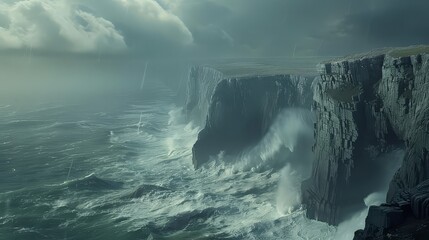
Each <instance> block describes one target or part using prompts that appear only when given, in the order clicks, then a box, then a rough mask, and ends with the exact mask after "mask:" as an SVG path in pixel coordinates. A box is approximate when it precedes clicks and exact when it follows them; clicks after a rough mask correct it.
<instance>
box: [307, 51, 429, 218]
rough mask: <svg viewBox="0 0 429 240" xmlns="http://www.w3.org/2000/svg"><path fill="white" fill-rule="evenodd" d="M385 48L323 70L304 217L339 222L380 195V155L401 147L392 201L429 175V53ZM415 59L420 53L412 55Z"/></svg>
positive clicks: (316, 97) (317, 93)
mask: <svg viewBox="0 0 429 240" xmlns="http://www.w3.org/2000/svg"><path fill="white" fill-rule="evenodd" d="M414 51H415V49H412V51H409V50H390V49H387V50H383V51H381V52H375V53H371V54H364V55H360V56H354V57H348V58H345V59H340V60H335V61H332V62H329V63H324V64H321V65H320V73H321V79H320V81H318V82H317V83H316V87H315V92H314V104H313V111H314V112H315V113H316V116H317V121H316V124H315V129H314V130H315V138H316V139H315V144H314V147H313V152H314V154H315V162H314V165H313V171H312V176H311V177H310V179H308V180H306V181H305V182H303V184H302V192H303V193H302V195H303V196H302V197H303V202H304V204H305V205H306V207H307V215H308V217H310V218H315V219H318V220H321V221H325V222H328V223H330V224H338V223H339V222H341V221H342V220H344V219H346V218H348V217H349V216H350V214H351V213H352V212H354V211H355V210H356V209H358V208H360V207H362V206H363V205H362V204H363V201H362V199H363V198H364V197H366V196H367V195H368V194H370V193H372V192H374V191H378V190H380V187H381V186H379V185H378V183H380V181H381V180H380V178H381V177H382V176H380V175H382V174H380V173H382V172H383V171H384V169H383V168H384V166H383V165H380V164H379V163H378V162H377V159H378V156H379V155H380V154H382V153H383V152H386V151H389V150H390V149H392V148H395V147H398V146H400V147H404V148H405V150H406V156H405V159H404V160H403V164H402V167H401V168H400V169H399V171H398V172H397V173H396V174H395V177H394V179H393V180H392V182H391V185H390V189H389V193H388V197H387V201H388V202H390V201H392V199H393V196H395V195H396V194H398V193H399V192H401V191H403V190H405V189H411V188H413V187H415V186H416V185H418V184H419V183H421V182H423V181H424V180H426V179H428V178H429V165H428V164H429V158H428V154H427V153H428V151H427V149H428V147H429V146H428V145H429V142H428V133H429V99H428V98H429V94H428V92H427V90H428V89H429V88H428V87H429V86H428V84H429V82H428V81H429V54H427V53H422V54H418V53H415V52H414ZM410 53H411V54H415V55H411V56H409V55H410Z"/></svg>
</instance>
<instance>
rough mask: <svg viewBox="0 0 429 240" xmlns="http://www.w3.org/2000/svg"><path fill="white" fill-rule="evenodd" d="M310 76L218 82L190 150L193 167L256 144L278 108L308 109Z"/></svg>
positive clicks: (265, 77)
mask: <svg viewBox="0 0 429 240" xmlns="http://www.w3.org/2000/svg"><path fill="white" fill-rule="evenodd" d="M312 79H313V78H306V77H298V76H290V75H275V76H255V77H243V78H229V79H224V80H222V81H220V82H219V83H218V84H217V86H216V88H215V90H214V92H213V95H212V96H211V101H210V107H209V110H208V114H207V120H206V123H205V127H204V129H203V130H202V131H201V132H200V133H199V135H198V140H197V142H196V143H195V145H194V147H193V149H192V152H193V164H194V166H195V168H198V167H200V166H201V165H203V164H204V163H206V162H207V161H209V159H210V157H211V156H216V155H218V154H219V153H221V152H223V153H224V154H226V155H234V154H238V153H239V152H240V151H242V150H244V149H245V148H246V147H249V146H252V145H253V144H256V143H257V142H258V141H259V140H261V139H262V137H263V136H264V134H265V133H266V132H267V131H268V129H269V127H270V125H271V124H272V122H273V121H274V119H275V117H276V116H277V114H278V113H279V111H280V110H281V109H284V108H287V107H307V108H309V107H310V105H311V103H312V91H311V83H312Z"/></svg>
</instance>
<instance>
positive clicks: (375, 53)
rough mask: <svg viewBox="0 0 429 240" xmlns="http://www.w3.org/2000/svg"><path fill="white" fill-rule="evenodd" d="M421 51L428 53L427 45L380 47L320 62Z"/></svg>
mask: <svg viewBox="0 0 429 240" xmlns="http://www.w3.org/2000/svg"><path fill="white" fill-rule="evenodd" d="M423 53H427V54H429V45H416V46H409V47H400V48H380V49H375V50H372V51H369V52H365V53H359V54H353V55H348V56H345V57H340V58H334V59H331V60H328V61H324V62H322V64H326V63H338V62H345V61H351V62H353V61H358V60H362V59H366V58H373V57H377V56H382V55H389V56H391V57H394V58H401V57H408V56H413V55H417V54H423Z"/></svg>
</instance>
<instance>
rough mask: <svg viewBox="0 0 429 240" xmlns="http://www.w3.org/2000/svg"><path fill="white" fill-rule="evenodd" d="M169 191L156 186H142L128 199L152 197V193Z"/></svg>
mask: <svg viewBox="0 0 429 240" xmlns="http://www.w3.org/2000/svg"><path fill="white" fill-rule="evenodd" d="M168 191H171V190H170V189H168V188H165V187H161V186H157V185H150V184H143V185H141V186H140V187H138V188H137V189H136V190H135V191H134V192H132V193H131V194H129V195H128V196H127V197H128V198H141V197H143V196H146V195H152V194H154V193H159V192H168Z"/></svg>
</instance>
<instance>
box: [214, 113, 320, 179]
mask: <svg viewBox="0 0 429 240" xmlns="http://www.w3.org/2000/svg"><path fill="white" fill-rule="evenodd" d="M313 121H314V118H313V115H312V113H311V112H310V111H309V110H304V109H285V110H283V111H282V112H280V114H279V115H278V116H277V118H276V120H275V121H274V123H273V124H272V125H271V127H270V129H269V130H268V132H267V134H265V136H264V137H263V138H262V139H261V140H260V141H259V142H258V143H257V144H256V145H254V146H252V147H250V148H248V149H246V150H244V151H243V152H242V153H241V154H239V155H237V156H223V155H222V154H220V155H219V156H217V157H216V159H213V160H215V161H218V162H219V161H220V162H221V164H224V165H232V167H233V168H234V169H236V170H239V171H255V172H262V171H266V170H273V171H279V170H281V169H282V168H283V167H285V166H286V164H290V167H291V168H292V169H293V170H294V171H296V172H298V173H299V174H300V175H305V176H306V177H308V175H309V174H310V171H311V164H312V153H311V147H312V145H313V142H314V137H313V128H312V127H313Z"/></svg>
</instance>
